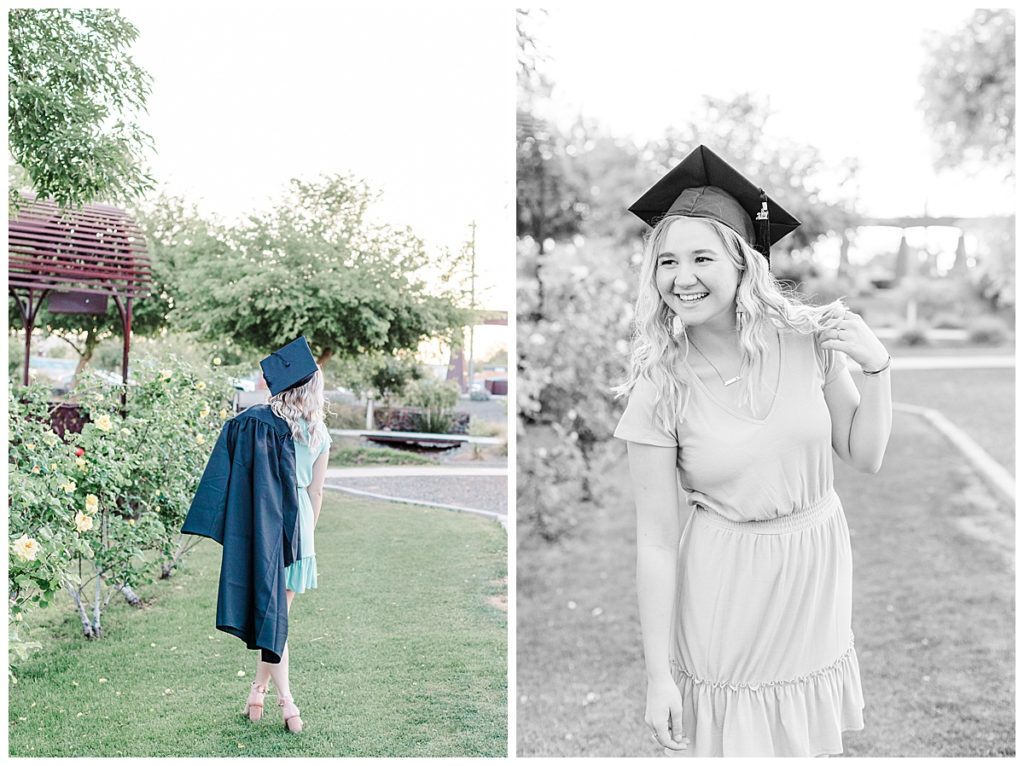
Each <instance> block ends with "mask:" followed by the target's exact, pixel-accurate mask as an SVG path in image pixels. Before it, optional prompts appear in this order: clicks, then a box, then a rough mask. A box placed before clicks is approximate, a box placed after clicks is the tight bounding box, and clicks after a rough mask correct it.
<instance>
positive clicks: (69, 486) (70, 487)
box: [60, 481, 78, 495]
mask: <svg viewBox="0 0 1024 766" xmlns="http://www.w3.org/2000/svg"><path fill="white" fill-rule="evenodd" d="M77 486H78V485H77V484H75V483H74V482H73V481H68V482H65V483H64V484H61V485H60V488H61V489H62V490H64V492H66V493H67V494H69V495H70V494H71V493H72V492H74V491H75V488H76V487H77Z"/></svg>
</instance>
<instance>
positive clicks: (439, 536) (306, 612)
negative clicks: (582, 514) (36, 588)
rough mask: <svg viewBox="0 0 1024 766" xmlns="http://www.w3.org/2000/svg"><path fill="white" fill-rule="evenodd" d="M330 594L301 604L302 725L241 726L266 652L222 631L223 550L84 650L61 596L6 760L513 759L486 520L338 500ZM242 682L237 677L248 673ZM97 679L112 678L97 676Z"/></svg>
mask: <svg viewBox="0 0 1024 766" xmlns="http://www.w3.org/2000/svg"><path fill="white" fill-rule="evenodd" d="M316 542H317V561H318V569H319V579H320V587H319V588H318V589H317V590H314V591H309V592H307V593H305V594H300V595H298V596H297V597H296V600H295V603H294V605H293V607H292V613H291V616H292V619H291V625H290V635H289V648H290V653H291V687H292V694H293V695H294V697H295V701H296V703H297V704H298V705H299V707H300V708H301V710H302V718H303V720H304V721H305V726H306V728H305V730H304V731H303V732H302V733H301V734H300V735H297V736H296V735H292V734H289V733H287V732H285V731H284V730H283V727H282V723H281V716H280V711H279V709H278V708H277V705H276V704H275V703H276V698H275V692H274V690H273V689H271V693H270V694H268V695H267V710H266V715H265V716H264V720H263V721H261V722H260V723H258V724H251V723H249V722H248V721H247V720H245V719H244V718H243V717H242V716H241V714H240V713H241V710H242V703H243V702H244V700H245V697H246V695H247V694H248V689H249V682H250V681H251V680H252V678H253V674H254V672H255V665H256V653H255V652H250V651H248V650H246V648H245V645H244V644H243V643H242V642H241V641H239V640H238V639H237V638H234V637H233V636H230V635H228V634H226V633H222V632H219V631H217V630H216V629H215V628H214V617H215V614H216V602H217V582H218V575H219V572H220V553H221V548H220V546H218V545H217V544H216V543H213V542H212V541H209V540H203V541H202V542H201V543H200V544H199V546H198V547H197V548H196V549H195V550H194V551H193V552H192V553H191V554H190V555H189V557H188V558H187V559H186V564H185V567H184V570H183V571H181V572H179V573H178V574H176V575H175V576H174V577H173V578H172V579H171V580H168V581H163V582H158V583H154V584H151V585H148V586H145V587H142V588H140V589H139V593H140V595H141V596H142V597H143V598H144V599H145V601H146V606H145V608H144V609H143V610H141V611H136V610H134V609H132V608H130V607H128V606H127V605H125V604H124V603H123V602H122V601H120V600H115V601H112V602H111V606H110V607H109V608H108V609H107V611H106V612H105V614H104V624H105V630H106V636H105V637H104V638H103V639H101V640H99V641H86V640H85V639H83V638H82V637H81V630H80V627H78V626H77V625H76V619H75V618H74V615H73V612H72V610H71V609H70V607H68V606H67V604H66V603H65V601H66V599H61V600H60V601H59V602H58V604H59V608H58V607H50V608H49V610H48V611H49V613H50V614H49V615H47V616H48V618H49V621H48V623H47V624H45V625H44V626H43V627H42V628H41V629H40V630H38V631H36V635H35V636H33V637H35V638H37V640H41V641H42V642H43V644H44V648H43V649H42V650H41V651H39V652H37V653H35V654H33V655H32V656H31V657H30V658H29V660H28V661H27V662H25V663H22V664H20V665H19V666H18V667H17V668H16V673H17V678H18V682H17V683H16V684H13V685H11V686H10V687H9V705H8V710H9V742H10V755H11V756H22V757H24V756H52V757H68V756H94V757H104V756H133V757H158V756H180V757H209V756H305V757H334V756H371V757H374V756H376V757H380V756H504V755H505V753H506V732H507V704H506V696H507V680H506V668H507V661H506V656H507V652H506V646H507V644H506V615H505V613H504V612H503V611H501V610H500V609H497V608H495V607H494V606H492V605H491V602H493V600H494V599H496V598H497V597H499V596H501V595H502V594H504V592H505V585H504V578H505V574H506V553H505V551H506V537H505V532H504V530H502V528H501V527H500V526H499V525H498V524H496V523H494V522H491V521H488V520H485V519H482V518H479V517H474V516H469V515H465V514H454V513H449V512H446V511H438V510H433V509H424V508H412V507H410V506H403V505H396V504H391V503H379V502H368V501H363V500H355V499H352V498H350V497H348V496H344V495H339V494H337V493H332V492H328V493H327V494H326V495H325V498H324V510H323V515H322V516H321V521H320V524H319V525H318V527H317V540H316ZM239 672H242V673H243V676H242V677H239V676H238V673H239ZM101 679H102V680H101Z"/></svg>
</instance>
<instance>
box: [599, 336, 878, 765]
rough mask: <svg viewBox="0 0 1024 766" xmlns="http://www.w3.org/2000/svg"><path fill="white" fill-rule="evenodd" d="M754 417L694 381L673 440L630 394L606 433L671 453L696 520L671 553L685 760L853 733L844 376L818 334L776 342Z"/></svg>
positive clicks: (811, 747)
mask: <svg viewBox="0 0 1024 766" xmlns="http://www.w3.org/2000/svg"><path fill="white" fill-rule="evenodd" d="M779 346H780V350H781V354H782V360H781V363H780V365H779V366H780V372H779V380H778V388H777V389H776V390H777V393H776V396H775V399H774V401H773V402H772V404H771V406H770V409H769V410H768V411H767V413H766V415H765V416H764V417H763V418H754V417H750V416H748V415H744V414H742V413H741V412H739V411H737V410H735V409H734V408H732V407H729V406H727V405H725V404H724V403H723V402H721V401H720V400H718V399H716V398H715V397H714V396H713V395H712V393H711V391H710V390H709V389H708V388H707V387H706V385H705V384H704V383H703V382H702V381H701V380H700V379H699V378H697V376H696V375H695V374H693V371H692V370H688V373H689V376H690V377H692V378H693V379H694V380H695V381H696V382H695V384H694V385H693V387H692V390H691V394H690V401H689V405H688V407H687V410H686V412H685V413H684V418H683V421H682V422H679V423H677V424H676V428H675V429H674V431H670V430H668V429H666V428H665V427H664V425H663V424H662V423H661V422H660V419H659V418H655V416H654V409H655V408H654V403H655V390H654V385H653V384H652V383H650V382H648V381H643V380H642V381H640V382H638V383H637V385H636V387H635V388H634V390H633V392H632V394H631V396H630V399H629V404H628V406H627V407H626V411H625V413H624V414H623V416H622V419H621V420H620V421H619V424H618V427H617V428H616V430H615V436H616V437H618V438H620V439H625V440H627V441H633V442H639V443H641V444H653V445H658V446H665V447H675V448H676V449H677V461H676V462H677V468H678V478H679V483H680V486H681V487H682V489H683V491H684V492H685V494H686V499H687V501H688V503H689V506H690V508H691V510H692V513H691V514H690V517H689V519H688V521H687V522H686V525H685V526H684V528H683V531H682V535H681V538H680V541H679V557H678V560H679V568H678V577H677V583H678V585H677V589H676V603H675V605H674V616H673V620H672V626H673V628H672V638H671V643H670V652H671V657H670V661H671V664H672V667H673V673H674V676H675V680H676V683H677V684H678V685H679V688H680V690H681V691H682V698H683V726H684V731H685V732H686V733H687V734H688V735H689V736H690V740H691V744H690V747H689V749H688V750H686V751H682V752H681V753H679V754H681V755H692V756H752V755H762V756H765V755H775V756H816V755H824V754H833V755H834V754H838V753H841V752H842V751H843V746H842V732H843V731H849V730H857V729H862V728H863V727H864V721H863V707H864V700H863V695H862V693H861V684H860V670H859V668H858V665H857V655H856V653H855V651H854V648H853V632H852V629H851V607H852V561H851V552H850V535H849V529H848V528H847V525H846V517H845V515H844V514H843V509H842V505H841V504H840V502H839V498H838V497H837V496H836V494H835V491H834V490H833V488H832V481H833V467H832V443H831V418H830V415H829V411H828V407H827V406H826V404H825V397H824V387H825V386H827V385H829V384H830V383H832V382H833V381H834V380H836V378H837V377H838V376H840V375H847V376H848V375H849V373H848V372H847V371H846V369H845V365H844V364H843V363H842V359H843V357H838V356H837V355H836V354H835V353H834V352H831V351H824V350H822V349H821V348H820V347H819V346H818V345H817V342H816V340H815V336H814V335H801V334H798V333H795V332H792V331H789V330H781V331H780V332H779Z"/></svg>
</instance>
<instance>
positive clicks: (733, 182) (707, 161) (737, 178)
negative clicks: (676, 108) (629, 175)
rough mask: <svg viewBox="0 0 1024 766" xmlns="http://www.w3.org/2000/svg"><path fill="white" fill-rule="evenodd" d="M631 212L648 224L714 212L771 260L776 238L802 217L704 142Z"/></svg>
mask: <svg viewBox="0 0 1024 766" xmlns="http://www.w3.org/2000/svg"><path fill="white" fill-rule="evenodd" d="M629 212H631V213H632V214H633V215H635V216H637V217H638V218H640V219H641V220H642V221H643V222H644V223H646V224H647V225H648V226H654V225H655V224H656V223H657V222H658V221H659V220H661V219H662V218H663V217H664V216H666V215H684V216H689V217H691V218H710V219H712V220H715V221H718V222H719V223H723V224H725V225H726V226H728V227H729V228H730V229H732V230H733V231H735V232H736V233H737V234H739V235H740V236H741V237H743V238H744V239H745V240H746V241H747V242H748V243H749V244H750V245H751V246H752V247H753V248H754V249H755V250H757V251H758V252H759V253H761V255H763V256H764V257H765V259H766V260H769V262H770V258H769V250H770V248H771V246H772V245H773V244H775V243H776V242H778V241H779V240H780V239H782V238H783V237H785V236H786V235H787V234H789V233H790V232H791V231H793V230H794V229H796V227H797V226H799V225H800V221H798V220H797V219H796V218H794V217H793V215H792V214H791V213H789V212H788V211H786V210H785V209H784V208H783V207H781V206H780V205H779V204H778V203H777V202H776V201H775V200H773V199H772V198H771V197H769V196H768V195H767V194H765V192H764V189H762V188H760V187H759V186H755V185H754V184H753V183H751V182H750V181H749V180H747V179H746V178H745V177H744V176H743V174H742V173H740V172H739V171H738V170H736V168H734V167H733V166H732V165H730V164H729V163H728V162H726V161H725V160H723V159H722V158H721V157H719V156H718V155H717V154H715V153H714V152H713V151H711V150H710V149H708V148H707V147H706V146H704V145H703V144H701V145H700V146H698V147H697V148H696V149H694V150H693V151H692V152H690V153H689V154H688V155H687V156H686V158H685V159H684V160H683V161H682V162H680V163H679V164H678V165H676V166H675V167H674V168H672V170H670V171H669V172H668V173H666V174H665V176H664V177H663V178H662V179H661V180H660V181H658V182H657V183H656V184H654V186H652V187H651V188H650V189H648V190H647V191H646V192H644V194H643V196H641V197H640V199H638V200H637V201H636V202H634V203H633V204H632V205H630V207H629Z"/></svg>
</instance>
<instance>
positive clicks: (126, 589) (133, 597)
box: [114, 583, 142, 609]
mask: <svg viewBox="0 0 1024 766" xmlns="http://www.w3.org/2000/svg"><path fill="white" fill-rule="evenodd" d="M114 590H116V591H120V592H121V595H123V596H124V600H125V601H127V602H128V603H129V604H131V605H132V606H134V607H135V608H136V609H142V599H141V598H139V596H138V594H136V593H135V591H133V590H132V588H131V586H130V585H128V584H127V583H121V584H120V585H115V586H114Z"/></svg>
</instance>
